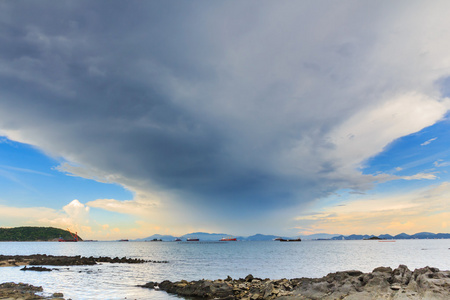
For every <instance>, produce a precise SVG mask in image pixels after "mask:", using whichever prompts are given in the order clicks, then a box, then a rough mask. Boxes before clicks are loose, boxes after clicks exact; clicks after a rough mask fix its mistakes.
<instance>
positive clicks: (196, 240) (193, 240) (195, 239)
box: [186, 238, 199, 242]
mask: <svg viewBox="0 0 450 300" xmlns="http://www.w3.org/2000/svg"><path fill="white" fill-rule="evenodd" d="M186 241H187V242H198V241H199V239H198V238H187V239H186Z"/></svg>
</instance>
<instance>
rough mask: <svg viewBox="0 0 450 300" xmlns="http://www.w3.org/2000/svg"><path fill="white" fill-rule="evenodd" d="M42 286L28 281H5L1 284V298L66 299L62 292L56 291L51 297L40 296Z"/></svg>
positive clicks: (25, 299)
mask: <svg viewBox="0 0 450 300" xmlns="http://www.w3.org/2000/svg"><path fill="white" fill-rule="evenodd" d="M42 291H43V290H42V287H40V286H33V285H30V284H26V283H14V282H5V283H1V284H0V299H5V300H37V299H54V300H64V298H63V297H64V295H63V294H62V293H54V294H53V295H51V296H49V297H44V296H39V295H36V293H41V292H42Z"/></svg>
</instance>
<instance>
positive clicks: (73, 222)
mask: <svg viewBox="0 0 450 300" xmlns="http://www.w3.org/2000/svg"><path fill="white" fill-rule="evenodd" d="M0 208H1V209H0V217H1V219H2V224H3V225H6V226H19V225H28V226H56V227H60V228H67V227H70V228H71V229H73V230H74V231H79V232H80V231H81V229H82V228H85V229H86V228H88V226H87V225H88V224H89V207H86V206H85V205H84V204H82V203H80V202H79V201H78V200H76V199H75V200H73V201H71V202H70V203H69V204H67V205H65V206H64V207H63V208H62V210H56V209H53V208H48V207H13V206H7V205H0Z"/></svg>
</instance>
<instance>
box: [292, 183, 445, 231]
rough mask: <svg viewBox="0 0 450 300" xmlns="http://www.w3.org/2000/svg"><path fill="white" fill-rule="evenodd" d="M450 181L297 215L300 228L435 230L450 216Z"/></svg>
mask: <svg viewBox="0 0 450 300" xmlns="http://www.w3.org/2000/svg"><path fill="white" fill-rule="evenodd" d="M449 196H450V183H448V182H444V183H442V184H440V185H437V186H433V187H427V188H424V189H420V190H413V191H410V192H407V193H403V194H397V195H390V196H379V197H373V196H372V197H371V198H369V197H361V198H360V199H357V200H354V201H348V202H347V203H346V204H347V205H346V206H343V207H332V208H325V209H324V210H323V211H321V212H315V213H313V214H311V215H303V216H299V217H297V218H296V221H297V228H298V229H299V230H301V231H304V230H305V229H307V230H308V231H309V232H324V231H325V232H338V233H340V234H353V233H356V234H382V233H387V232H388V233H391V234H398V233H401V232H408V233H410V234H413V233H417V232H422V231H431V232H434V231H436V228H442V226H443V224H444V223H445V222H446V220H447V219H448V218H449V217H450V210H449V207H448V200H447V199H448V197H449Z"/></svg>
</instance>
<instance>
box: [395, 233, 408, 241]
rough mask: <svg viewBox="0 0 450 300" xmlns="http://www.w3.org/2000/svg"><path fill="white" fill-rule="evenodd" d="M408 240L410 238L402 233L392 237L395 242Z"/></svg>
mask: <svg viewBox="0 0 450 300" xmlns="http://www.w3.org/2000/svg"><path fill="white" fill-rule="evenodd" d="M410 238H411V236H410V235H409V234H406V233H404V232H402V233H400V234H397V235H395V236H394V239H396V240H408V239H410Z"/></svg>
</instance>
